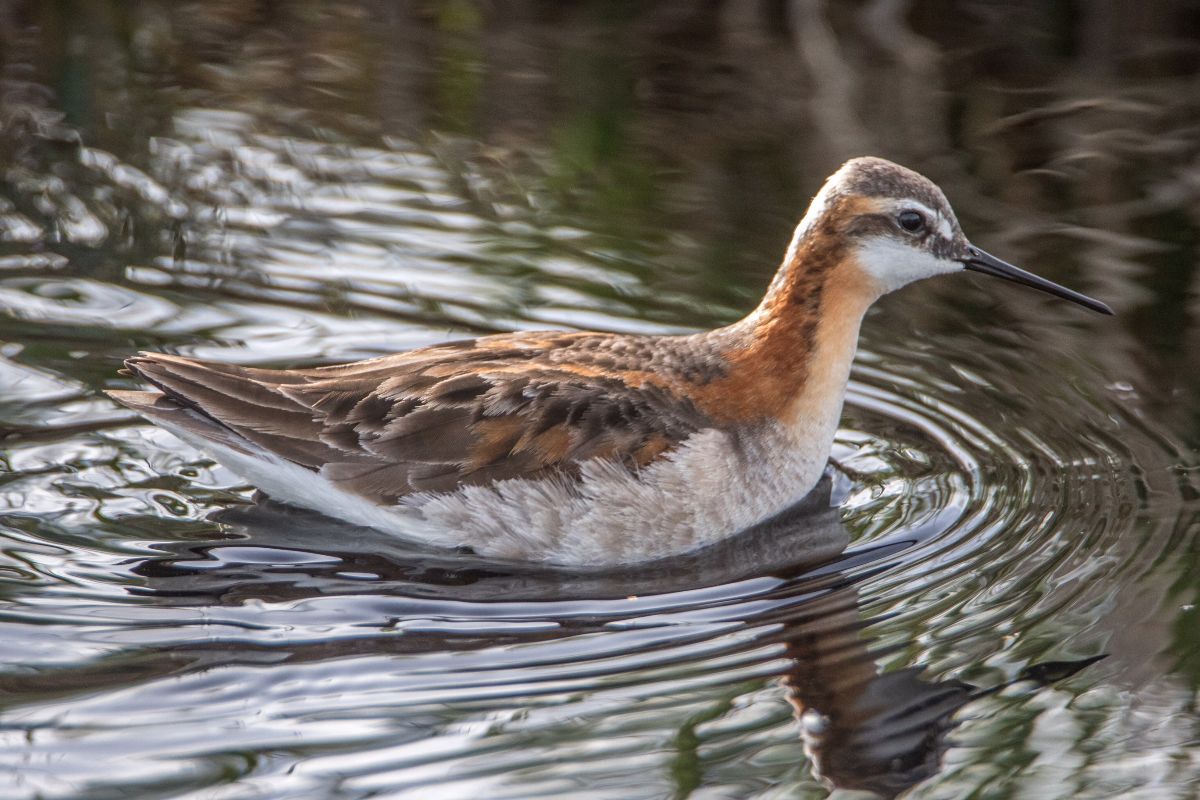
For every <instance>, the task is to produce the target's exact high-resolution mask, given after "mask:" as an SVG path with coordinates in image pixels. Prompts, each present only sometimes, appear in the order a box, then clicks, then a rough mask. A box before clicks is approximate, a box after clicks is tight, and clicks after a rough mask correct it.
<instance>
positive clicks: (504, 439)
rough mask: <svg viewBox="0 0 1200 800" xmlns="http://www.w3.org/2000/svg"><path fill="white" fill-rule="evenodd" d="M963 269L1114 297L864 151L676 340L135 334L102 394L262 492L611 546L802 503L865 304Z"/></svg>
mask: <svg viewBox="0 0 1200 800" xmlns="http://www.w3.org/2000/svg"><path fill="white" fill-rule="evenodd" d="M964 269H968V270H974V271H977V272H983V273H986V274H989V275H995V276H997V277H1000V278H1005V279H1007V280H1011V281H1016V282H1018V283H1023V284H1025V285H1027V286H1032V287H1034V288H1037V289H1041V290H1043V291H1046V292H1049V293H1051V294H1054V295H1057V296H1059V297H1063V298H1066V299H1068V300H1072V301H1074V302H1076V303H1079V304H1081V305H1084V306H1086V307H1088V308H1091V309H1093V310H1096V311H1101V312H1104V313H1106V314H1111V313H1112V311H1111V310H1110V309H1109V308H1108V306H1106V305H1104V304H1103V303H1100V302H1098V301H1096V300H1093V299H1091V298H1089V297H1085V296H1084V295H1081V294H1079V293H1077V292H1073V291H1071V290H1070V289H1067V288H1064V287H1062V286H1059V285H1057V284H1054V283H1051V282H1049V281H1046V280H1043V279H1042V278H1039V277H1037V276H1035V275H1031V274H1030V273H1028V272H1024V271H1022V270H1020V269H1018V268H1016V267H1014V266H1012V265H1011V264H1007V263H1005V262H1003V261H1000V260H999V259H997V258H994V257H993V256H990V255H988V254H987V253H985V252H983V251H982V250H980V249H978V248H976V247H974V246H972V245H971V244H970V243H969V242H968V241H967V239H966V238H965V237H964V236H963V234H962V231H961V230H960V229H959V225H958V221H957V220H956V219H955V216H954V212H953V211H952V210H951V208H950V205H949V204H948V203H947V201H946V198H945V196H944V195H943V194H942V192H941V190H940V189H938V187H937V186H936V185H934V184H933V183H932V182H930V181H929V180H927V179H926V178H924V177H922V176H921V175H918V174H917V173H915V172H913V171H911V170H908V169H905V168H904V167H901V166H898V165H896V164H893V163H891V162H889V161H885V160H883V159H879V158H858V159H854V160H852V161H849V162H847V163H846V164H845V165H844V166H843V167H842V168H841V169H839V170H838V171H837V172H836V173H835V174H834V175H832V176H831V177H830V178H829V179H828V180H827V181H826V182H825V185H824V187H822V189H821V191H820V192H819V193H818V194H817V196H816V197H815V198H814V200H813V202H812V205H811V206H810V207H809V209H808V212H807V213H806V214H805V215H804V218H803V219H802V220H801V221H800V224H799V225H798V226H797V228H796V232H795V235H794V237H793V239H792V242H791V245H790V247H789V248H788V250H787V254H786V256H785V257H784V260H783V264H782V266H781V267H780V268H779V272H778V273H777V274H776V276H775V278H774V280H773V281H772V283H771V285H770V288H768V290H767V293H766V296H765V297H764V298H763V300H762V302H761V303H760V304H759V306H758V308H756V309H755V310H754V311H753V312H751V313H750V315H749V316H747V317H746V318H745V319H743V320H741V321H740V322H737V323H734V324H733V325H730V326H728V327H725V328H719V329H717V330H713V331H706V332H703V333H697V334H691V335H684V336H635V335H618V334H610V333H544V332H538V333H514V334H504V335H499V336H486V337H483V338H480V339H473V340H469V341H459V342H450V343H447V344H441V345H436V346H433V347H427V348H422V349H420V350H414V351H411V352H407V353H399V354H397V355H391V356H384V357H382V358H376V359H371V360H369V361H360V362H355V363H351V364H342V365H338V366H329V367H318V368H314V369H294V370H268V369H255V368H252V367H240V366H234V365H231V364H221V363H214V362H205V361H197V360H194V359H190V358H183V357H180V356H174V355H165V354H158V353H144V354H142V355H139V356H136V357H134V358H130V359H129V360H128V361H126V362H125V363H126V366H127V368H128V370H129V372H131V373H132V374H134V375H136V376H138V377H140V378H143V379H144V380H146V381H148V382H149V383H151V384H153V385H154V386H155V388H156V389H157V390H158V391H152V392H133V391H113V392H110V393H109V394H110V395H111V396H112V397H113V398H114V399H116V400H118V401H120V402H121V403H124V404H125V405H127V406H129V407H130V408H132V409H134V410H136V411H138V412H140V413H142V414H143V415H145V416H146V417H148V418H149V419H150V420H152V421H153V422H155V423H157V424H159V425H161V426H162V427H164V428H166V429H167V430H169V431H171V432H172V433H174V434H176V435H177V436H179V437H180V438H182V439H184V440H186V441H188V442H191V443H193V444H195V445H196V446H197V447H199V448H201V449H202V450H205V451H207V452H209V453H210V454H211V455H213V456H214V457H215V458H216V459H217V460H218V461H219V462H221V463H223V464H224V465H226V466H227V467H229V468H230V469H231V470H233V471H234V472H235V473H237V474H239V475H240V476H241V477H243V478H245V479H246V480H248V481H249V482H251V483H252V484H254V485H256V486H258V487H259V488H261V489H263V490H264V491H265V492H266V493H267V494H269V495H271V496H272V497H274V498H276V499H278V500H282V501H285V502H288V503H292V504H295V505H299V506H304V507H307V508H312V509H316V510H318V511H321V512H323V513H325V514H328V515H331V516H335V517H340V518H343V519H346V520H349V521H351V522H354V523H357V524H360V525H367V526H371V527H375V528H381V529H383V530H385V531H390V532H395V533H398V534H399V535H402V536H405V537H408V538H411V539H416V540H419V541H423V542H427V543H432V544H436V545H442V546H468V547H471V548H473V549H474V550H475V551H476V552H478V553H479V554H481V555H488V556H495V557H507V558H516V559H528V560H542V561H550V562H556V563H564V564H580V565H584V564H597V565H599V564H617V563H628V562H633V561H639V560H645V559H650V558H656V557H660V556H666V555H671V554H674V553H680V552H684V551H688V550H692V549H694V548H697V547H700V546H702V545H704V544H707V543H711V542H713V541H716V540H718V539H720V538H722V537H725V536H728V535H730V534H732V533H735V532H738V531H740V530H742V529H744V528H747V527H749V526H751V525H753V524H755V523H757V522H761V521H762V520H764V519H767V518H769V517H771V516H773V515H775V514H777V513H779V512H780V511H782V510H784V509H786V508H788V507H789V506H791V505H792V504H794V503H796V502H797V501H798V500H800V499H801V498H802V497H803V496H804V495H805V494H806V493H807V492H808V491H809V490H810V489H811V488H812V487H813V486H814V485H815V484H816V482H817V480H818V478H819V477H820V476H821V473H822V471H823V469H824V467H825V464H826V461H827V459H828V456H829V450H830V447H831V445H832V443H833V437H834V433H835V431H836V429H837V425H838V421H839V417H840V415H841V409H842V400H843V397H844V395H845V390H846V381H847V378H848V376H849V373H850V362H851V360H852V358H853V356H854V351H855V348H856V346H857V342H858V331H859V323H860V322H861V320H862V317H863V314H864V313H865V312H866V310H867V308H868V307H869V306H870V305H871V303H873V302H874V301H875V300H876V299H878V298H879V297H880V296H882V295H883V294H885V293H887V292H890V291H892V290H894V289H898V288H900V287H901V286H904V285H905V284H908V283H911V282H913V281H915V280H919V279H921V278H927V277H931V276H933V275H942V274H946V273H951V272H959V271H961V270H964Z"/></svg>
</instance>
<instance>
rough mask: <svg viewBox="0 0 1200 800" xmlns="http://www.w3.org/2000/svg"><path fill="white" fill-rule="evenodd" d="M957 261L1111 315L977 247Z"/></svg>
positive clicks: (1104, 307) (1080, 296) (1103, 306)
mask: <svg viewBox="0 0 1200 800" xmlns="http://www.w3.org/2000/svg"><path fill="white" fill-rule="evenodd" d="M958 260H959V261H961V262H962V264H963V266H965V267H966V268H967V269H969V270H972V271H974V272H982V273H983V274H984V275H994V276H996V277H997V278H1003V279H1004V280H1006V281H1012V282H1013V283H1021V284H1024V285H1025V286H1032V287H1033V288H1034V289H1039V290H1041V291H1043V292H1046V293H1047V294H1052V295H1054V296H1055V297H1061V298H1063V299H1064V300H1070V301H1071V302H1072V303H1078V304H1079V305H1081V306H1083V307H1084V308H1090V309H1091V310H1092V311H1099V312H1100V313H1101V314H1112V313H1113V310H1112V309H1111V308H1109V307H1108V306H1107V305H1106V304H1104V303H1101V302H1100V301H1099V300H1095V299H1093V298H1091V297H1088V296H1087V295H1085V294H1080V293H1079V292H1076V291H1074V290H1072V289H1068V288H1067V287H1065V286H1059V285H1058V284H1057V283H1054V282H1053V281H1048V280H1046V279H1045V278H1039V277H1038V276H1037V275H1034V274H1033V273H1032V272H1026V271H1025V270H1023V269H1021V268H1020V267H1014V266H1013V265H1012V264H1009V263H1008V262H1007V261H1001V260H1000V259H998V258H996V257H995V256H993V255H991V254H989V253H985V252H984V251H982V250H980V249H979V248H978V247H974V246H968V247H967V255H966V256H964V257H963V258H960V259H958Z"/></svg>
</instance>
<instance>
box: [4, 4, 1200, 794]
mask: <svg viewBox="0 0 1200 800" xmlns="http://www.w3.org/2000/svg"><path fill="white" fill-rule="evenodd" d="M0 61H2V64H0V69H2V72H0V436H2V437H3V438H2V439H0V447H2V450H0V787H3V788H2V789H0V796H3V797H5V798H35V797H36V798H86V799H87V800H104V799H105V798H132V797H137V798H188V799H189V800H201V798H203V800H230V799H233V798H237V799H238V800H241V798H325V797H330V798H334V797H336V798H367V797H371V798H376V797H379V798H385V797H386V798H430V797H437V798H514V799H515V798H532V797H580V798H582V797H587V798H622V799H624V798H643V797H644V798H667V797H670V798H683V797H689V798H697V799H700V798H703V799H704V800H710V799H711V798H748V797H754V798H810V797H811V798H816V797H825V796H827V794H828V793H829V792H830V788H829V787H830V786H835V787H839V788H838V789H837V790H835V794H836V795H837V796H839V797H847V798H848V797H852V796H855V795H854V794H853V792H854V791H856V790H862V791H874V792H876V793H878V794H882V795H884V796H888V795H892V794H896V793H898V792H901V791H906V790H907V792H908V794H907V795H906V796H908V797H919V798H963V797H977V798H1009V797H1011V798H1031V797H1039V798H1041V797H1045V798H1077V797H1078V798H1101V797H1122V798H1191V797H1195V796H1196V794H1197V792H1198V791H1200V788H1198V786H1200V722H1198V717H1197V712H1196V689H1197V686H1198V684H1200V645H1198V641H1200V624H1198V623H1200V614H1198V613H1197V610H1196V602H1197V594H1198V592H1200V501H1198V498H1200V494H1198V491H1197V490H1198V485H1197V484H1198V482H1200V457H1198V453H1197V449H1196V448H1197V446H1198V445H1200V378H1198V377H1197V376H1200V294H1198V293H1197V288H1196V285H1195V276H1196V274H1197V271H1196V261H1197V246H1198V241H1200V236H1198V232H1200V9H1198V8H1197V7H1196V6H1195V5H1194V4H1192V3H1185V2H1148V3H1139V4H1133V3H1117V2H1115V0H1114V1H1110V2H1096V3H1066V2H1058V3H1053V2H1052V3H1033V2H1026V3H1008V4H997V3H984V2H915V3H912V4H911V5H909V4H905V3H899V2H888V0H879V2H871V3H826V4H821V3H819V2H795V3H786V2H761V3H755V2H733V0H730V1H729V2H719V0H713V1H710V2H704V3H684V2H666V3H660V4H655V5H653V6H650V5H649V4H639V3H634V2H589V3H575V4H559V3H552V2H533V1H532V0H527V1H526V2H513V3H490V4H489V3H476V2H470V1H469V0H441V1H440V2H439V1H437V0H428V1H427V2H412V3H395V4H393V3H386V2H374V3H373V2H367V1H366V0H364V2H361V3H322V2H305V3H295V4H287V3H273V2H259V3H248V2H240V0H239V1H238V2H234V0H226V2H212V3H198V2H193V3H176V2H153V0H147V1H146V2H140V3H136V4H135V3H123V2H116V1H115V0H113V1H112V2H102V0H95V1H94V2H84V1H83V0H79V1H78V2H69V1H67V0H59V1H58V2H54V1H52V0H42V1H41V2H12V1H11V0H10V1H9V2H0ZM864 153H873V154H879V155H885V156H889V157H892V158H895V159H897V160H900V161H902V162H903V163H906V164H908V165H910V166H912V167H914V168H917V169H919V170H922V171H923V172H925V173H926V174H928V175H929V176H930V177H932V178H934V179H935V180H937V181H938V182H939V183H941V184H942V185H943V186H944V187H945V189H946V191H947V193H948V195H949V196H950V198H951V200H952V202H953V203H954V204H955V207H956V208H957V210H958V212H959V216H960V218H961V219H962V220H963V223H964V226H965V228H966V230H967V231H968V233H969V234H971V235H972V237H973V238H974V239H975V240H976V241H977V242H978V243H979V244H981V245H983V246H985V247H987V248H988V249H989V250H992V251H994V252H996V253H997V254H999V255H1001V256H1003V257H1005V258H1008V259H1010V260H1013V261H1016V262H1018V263H1020V264H1022V265H1023V266H1026V267H1027V268H1029V269H1032V270H1035V271H1038V272H1040V273H1041V274H1044V275H1046V276H1047V277H1051V278H1053V279H1056V280H1059V281H1062V282H1065V283H1069V284H1070V285H1072V286H1074V287H1076V288H1079V289H1081V290H1083V291H1087V292H1089V293H1091V294H1094V295H1096V296H1099V297H1101V298H1102V299H1104V300H1106V301H1108V302H1109V303H1111V304H1112V305H1113V306H1114V307H1116V308H1117V310H1118V317H1116V318H1115V319H1113V318H1102V317H1099V316H1097V315H1089V314H1088V313H1087V312H1085V311H1082V310H1079V309H1077V308H1075V307H1073V306H1069V305H1066V304H1063V303H1059V302H1055V301H1054V300H1052V299H1049V298H1046V297H1044V296H1041V295H1031V294H1029V293H1026V292H1022V291H1021V290H1020V289H1017V288H1013V287H1010V286H1008V285H998V284H997V283H996V282H987V281H986V280H985V279H983V278H979V279H975V278H973V277H958V278H947V279H944V280H942V281H940V282H930V283H928V284H925V285H920V286H916V287H912V288H909V289H906V290H905V291H903V292H901V293H899V294H897V295H895V296H892V297H889V298H887V299H886V300H885V301H884V302H882V303H881V304H880V306H879V307H878V308H877V309H875V310H874V311H873V312H872V313H871V314H870V315H869V317H868V320H867V323H866V326H865V331H864V338H863V347H862V352H861V353H860V357H859V359H858V361H857V363H856V368H855V372H854V383H853V386H852V391H851V396H850V399H849V403H848V408H847V411H846V415H845V419H844V424H843V428H842V430H841V432H840V434H839V437H838V444H837V447H836V451H835V456H836V458H837V459H838V461H839V462H840V464H841V465H842V468H843V470H842V472H840V473H835V477H834V479H833V480H832V481H831V482H829V483H827V484H826V485H825V486H824V487H823V488H822V491H823V493H824V496H823V497H822V498H817V501H816V502H815V503H814V505H813V507H812V508H809V509H807V510H804V511H803V512H802V513H798V514H797V515H796V516H795V517H794V518H793V519H790V520H787V521H785V522H784V523H782V524H780V525H779V526H777V527H776V528H775V529H773V530H764V531H757V532H754V533H752V534H750V535H749V536H748V537H743V538H739V539H737V540H735V541H734V542H731V543H729V544H728V545H727V546H726V547H723V548H721V549H720V550H719V551H718V552H713V553H701V554H698V555H696V556H694V557H689V558H684V559H679V560H678V561H676V562H673V563H672V564H669V565H665V566H664V565H657V566H653V567H647V568H644V569H640V570H630V571H627V572H626V573H622V574H606V575H602V574H587V573H583V574H579V573H576V574H569V573H564V572H553V571H546V570H537V569H533V568H530V567H522V566H519V565H504V564H494V563H486V562H480V561H476V560H473V559H471V558H469V557H466V556H455V555H452V554H445V553H422V552H418V551H416V550H414V549H413V548H411V547H406V546H404V545H402V544H400V543H398V542H396V541H390V540H389V539H388V538H387V537H386V536H384V535H382V534H377V533H372V532H364V531H361V530H357V529H348V528H345V527H343V526H339V525H337V524H336V523H332V522H330V521H327V520H324V519H321V518H320V517H318V516H316V515H308V514H302V513H299V512H293V511H289V510H287V509H284V508H281V507H278V506H273V505H271V504H254V503H252V502H251V497H252V494H251V491H250V490H249V489H247V488H246V487H244V486H242V485H240V484H239V482H238V481H237V480H236V479H235V478H234V477H233V476H232V475H230V474H229V473H228V472H226V471H225V470H224V469H222V468H220V467H216V466H214V465H213V464H212V463H211V462H210V461H209V460H207V459H206V458H205V457H204V456H203V455H201V454H200V453H198V452H195V451H193V450H191V449H189V448H188V447H185V446H183V445H182V444H180V443H179V442H177V441H176V440H174V439H173V438H171V437H170V436H169V435H167V434H165V433H162V432H160V431H158V430H157V429H154V428H152V427H150V426H148V425H146V424H144V423H142V422H141V421H139V420H137V419H134V418H131V417H130V416H129V415H128V414H126V413H124V412H122V411H121V410H119V409H118V408H116V407H115V406H114V405H113V404H111V403H110V402H109V401H107V400H106V399H105V398H104V397H103V395H101V394H100V390H101V389H103V388H106V387H107V388H112V387H119V386H126V385H129V383H128V380H127V379H124V378H121V377H118V376H117V375H116V369H117V368H118V366H119V363H120V361H121V359H122V358H123V357H125V356H126V355H128V354H130V353H132V352H134V351H136V350H137V349H139V348H143V349H167V350H172V351H176V352H182V353H188V354H194V355H200V356H205V357H213V358H221V359H226V360H230V361H236V362H240V363H253V364H262V365H270V366H284V365H299V364H314V363H325V362H333V361H338V360H346V359H352V358H359V357H365V356H370V355H375V354H379V353H383V352H390V351H394V350H400V349H406V348H410V347H414V346H419V345H424V344H429V343H433V342H437V341H441V340H444V339H446V338H450V337H454V336H461V335H462V334H463V333H464V332H490V331H499V330H510V329H513V328H541V327H563V328H597V329H605V330H620V331H644V332H666V331H682V330H691V329H695V328H700V327H708V326H712V325H716V324H723V323H726V322H729V321H731V320H733V319H735V318H737V317H738V316H740V314H741V313H742V312H744V311H745V310H746V309H747V308H748V307H750V306H751V305H753V303H754V302H755V300H756V298H757V296H758V294H759V293H760V292H761V291H762V289H763V287H764V286H765V283H766V281H767V279H768V277H769V275H770V274H771V272H772V271H773V269H774V266H775V264H776V263H777V261H778V259H779V257H780V255H781V253H782V250H783V247H784V245H785V244H786V242H787V239H788V237H789V234H790V230H791V227H792V226H793V225H794V223H795V220H796V218H797V217H798V216H799V214H800V213H801V212H802V210H803V208H804V206H805V204H806V202H807V199H808V198H809V197H810V196H811V194H812V193H813V192H814V191H815V190H816V188H817V186H818V185H819V182H820V180H821V179H822V178H823V177H824V176H825V175H827V174H828V173H829V172H831V171H832V170H833V169H834V168H835V167H836V166H837V164H838V163H839V162H840V160H841V159H843V158H845V157H848V156H851V155H858V154H864ZM822 500H823V501H824V506H828V505H829V502H830V500H832V502H833V504H834V507H833V508H828V507H823V505H822V502H821V501H822ZM1101 656H1103V658H1100V657H1101ZM859 796H866V795H859Z"/></svg>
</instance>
